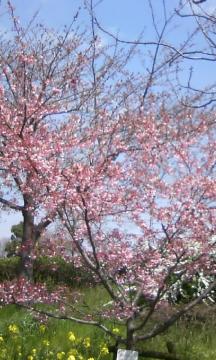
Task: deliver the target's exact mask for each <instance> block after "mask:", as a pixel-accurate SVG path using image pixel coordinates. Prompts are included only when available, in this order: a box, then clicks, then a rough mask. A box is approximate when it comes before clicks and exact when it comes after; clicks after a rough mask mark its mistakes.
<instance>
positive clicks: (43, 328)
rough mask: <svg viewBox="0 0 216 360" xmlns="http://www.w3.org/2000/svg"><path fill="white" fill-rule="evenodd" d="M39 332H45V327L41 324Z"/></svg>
mask: <svg viewBox="0 0 216 360" xmlns="http://www.w3.org/2000/svg"><path fill="white" fill-rule="evenodd" d="M39 331H40V332H41V333H42V334H43V333H45V331H46V326H45V325H44V324H41V325H40V326H39Z"/></svg>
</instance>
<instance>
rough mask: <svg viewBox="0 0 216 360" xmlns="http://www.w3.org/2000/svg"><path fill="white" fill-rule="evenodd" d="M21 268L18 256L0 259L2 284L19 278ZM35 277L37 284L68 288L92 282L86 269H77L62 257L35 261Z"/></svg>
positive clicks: (46, 257) (42, 258) (0, 279)
mask: <svg viewBox="0 0 216 360" xmlns="http://www.w3.org/2000/svg"><path fill="white" fill-rule="evenodd" d="M19 266H20V258H19V257H18V256H14V257H10V258H0V282H3V281H5V280H12V279H14V278H16V277H17V274H18V272H19ZM33 276H34V281H35V282H48V283H51V284H53V285H54V284H59V283H62V284H66V285H68V286H73V287H74V286H82V285H85V284H86V283H88V284H89V283H91V282H92V276H91V274H90V273H89V271H86V269H84V268H81V267H80V268H77V267H75V266H74V265H73V264H72V263H68V262H66V261H65V260H64V259H63V258H61V257H60V256H56V257H48V256H41V257H38V258H37V259H36V260H35V261H34V270H33Z"/></svg>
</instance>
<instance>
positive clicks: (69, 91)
mask: <svg viewBox="0 0 216 360" xmlns="http://www.w3.org/2000/svg"><path fill="white" fill-rule="evenodd" d="M8 12H9V18H10V20H11V26H12V30H11V31H10V32H8V34H7V36H2V38H1V40H0V57H1V65H0V94H1V100H0V102H1V104H0V107H1V112H0V117H1V119H0V134H1V135H0V176H1V188H0V190H1V196H0V203H1V205H2V207H3V208H4V209H9V210H13V211H18V212H20V213H21V214H22V216H23V238H22V247H21V251H20V255H21V269H20V273H21V274H22V275H25V276H27V277H29V278H31V276H32V261H33V258H34V248H35V244H36V243H37V241H38V239H39V238H40V236H41V234H42V232H43V231H44V230H45V229H46V228H47V226H48V225H49V224H50V223H51V222H52V221H53V220H54V218H55V217H56V214H57V206H59V202H58V201H55V200H54V199H55V196H57V194H58V191H57V190H58V189H59V188H61V187H62V185H61V184H60V177H61V176H62V171H63V169H64V167H65V166H66V165H67V162H68V161H69V160H68V159H69V158H70V151H71V148H76V150H75V151H78V149H79V147H82V145H81V144H79V142H78V141H80V138H78V136H77V134H78V132H79V131H80V129H81V128H82V126H84V125H83V123H84V120H83V118H84V117H87V116H88V115H86V114H88V112H89V108H90V107H91V105H92V104H94V106H95V107H96V106H99V103H100V104H101V103H103V102H104V101H105V92H106V91H105V87H106V86H107V83H108V82H109V81H110V77H112V76H114V74H115V72H116V71H117V69H118V67H119V68H121V63H122V62H123V61H124V63H125V56H123V54H121V56H120V55H119V54H118V55H117V54H115V55H113V56H111V55H110V54H109V56H108V55H106V54H105V51H104V48H103V46H100V44H97V43H96V42H97V41H96V39H95V40H94V41H92V34H91V33H90V35H88V36H84V31H82V30H81V29H80V28H79V27H78V25H77V18H78V13H77V14H75V16H74V18H73V19H72V22H71V24H70V26H68V27H65V29H64V30H63V31H62V32H60V33H57V32H55V31H52V30H49V29H47V28H46V27H44V26H43V25H41V24H37V25H35V26H34V24H33V20H34V19H32V21H31V22H30V23H29V24H28V25H27V26H26V27H25V28H23V27H22V26H21V25H20V23H19V19H18V18H17V17H16V15H15V10H14V8H13V6H12V4H11V3H10V2H9V1H8ZM97 62H98V63H99V64H100V65H98V72H97V84H96V79H95V73H94V71H95V70H94V68H95V66H96V64H97ZM123 78H126V77H123V76H122V79H123ZM125 86H126V85H125V84H123V82H121V84H119V85H118V88H116V90H115V92H117V91H118V92H121V89H123V88H124V87H125ZM111 88H112V86H111V85H109V89H111ZM113 92H114V90H113ZM98 94H100V96H98ZM96 95H97V96H96ZM96 97H97V100H96ZM99 98H100V100H99ZM119 98H120V96H119ZM106 106H108V102H107V105H106ZM72 114H73V116H72ZM77 114H82V115H81V117H79V118H78V117H77ZM77 139H79V140H77ZM86 141H87V140H86ZM81 142H85V139H82V140H81ZM51 178H52V179H53V180H54V179H55V180H54V181H52V182H51V181H50V180H51ZM50 197H52V202H50Z"/></svg>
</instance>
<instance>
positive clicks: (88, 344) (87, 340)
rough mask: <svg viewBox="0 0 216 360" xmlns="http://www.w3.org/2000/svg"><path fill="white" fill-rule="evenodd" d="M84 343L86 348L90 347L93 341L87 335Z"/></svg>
mask: <svg viewBox="0 0 216 360" xmlns="http://www.w3.org/2000/svg"><path fill="white" fill-rule="evenodd" d="M83 345H84V346H85V348H89V347H90V346H91V342H90V338H89V337H87V338H85V339H84V340H83Z"/></svg>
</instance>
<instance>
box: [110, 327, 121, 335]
mask: <svg viewBox="0 0 216 360" xmlns="http://www.w3.org/2000/svg"><path fill="white" fill-rule="evenodd" d="M112 332H113V334H116V335H117V334H119V332H120V330H119V329H118V328H114V329H112Z"/></svg>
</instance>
